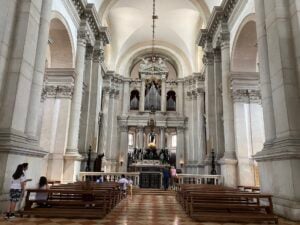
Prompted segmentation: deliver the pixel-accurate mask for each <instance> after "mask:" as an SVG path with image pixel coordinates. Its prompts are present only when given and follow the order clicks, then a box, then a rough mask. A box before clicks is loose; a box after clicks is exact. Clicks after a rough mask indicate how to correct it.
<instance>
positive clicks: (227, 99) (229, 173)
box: [219, 23, 237, 187]
mask: <svg viewBox="0 0 300 225" xmlns="http://www.w3.org/2000/svg"><path fill="white" fill-rule="evenodd" d="M221 59H222V66H221V67H222V92H223V95H222V97H223V118H224V142H225V152H224V157H223V158H222V159H220V161H219V163H220V164H221V174H222V175H223V177H224V183H225V185H226V186H230V187H235V186H236V185H237V176H236V175H237V171H236V164H237V160H236V153H235V131H234V113H233V99H232V97H231V89H230V86H231V84H230V34H229V31H228V27H227V24H225V23H222V30H221Z"/></svg>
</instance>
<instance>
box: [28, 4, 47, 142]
mask: <svg viewBox="0 0 300 225" xmlns="http://www.w3.org/2000/svg"><path fill="white" fill-rule="evenodd" d="M51 7H52V0H44V1H43V4H42V9H41V19H40V28H39V37H38V42H37V46H36V57H35V64H34V72H33V79H32V84H31V92H30V102H29V107H28V117H27V121H26V128H25V133H26V134H27V135H29V136H32V137H36V136H37V135H38V134H37V129H38V122H39V115H40V110H41V94H42V89H43V81H44V72H45V61H46V51H47V45H48V36H49V26H50V17H51Z"/></svg>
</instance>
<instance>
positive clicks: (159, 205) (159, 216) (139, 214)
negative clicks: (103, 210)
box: [0, 195, 300, 225]
mask: <svg viewBox="0 0 300 225" xmlns="http://www.w3.org/2000/svg"><path fill="white" fill-rule="evenodd" d="M11 224H16V225H39V224H41V225H95V224H102V225H196V224H203V225H218V223H197V222H194V221H192V220H191V219H190V218H189V217H188V216H187V215H186V214H185V213H184V212H183V211H182V209H181V207H180V205H178V204H177V202H176V200H175V197H174V196H154V195H134V196H133V197H128V198H127V199H125V200H123V201H122V202H121V203H120V204H119V205H118V206H117V207H116V208H115V209H114V210H113V211H112V212H111V213H110V214H108V215H107V216H106V217H105V218H104V219H103V220H85V219H80V220H79V219H43V218H23V219H22V218H15V219H11V220H4V219H3V218H1V219H0V225H11ZM231 224H232V223H231ZM279 224H281V225H296V224H297V225H299V224H300V223H296V222H290V221H286V220H283V219H280V220H279ZM226 225H230V223H226ZM248 225H250V224H248Z"/></svg>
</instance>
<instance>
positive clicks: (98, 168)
mask: <svg viewBox="0 0 300 225" xmlns="http://www.w3.org/2000/svg"><path fill="white" fill-rule="evenodd" d="M103 157H104V153H102V154H100V155H98V156H97V158H96V159H95V162H94V172H103V171H101V169H102V158H103Z"/></svg>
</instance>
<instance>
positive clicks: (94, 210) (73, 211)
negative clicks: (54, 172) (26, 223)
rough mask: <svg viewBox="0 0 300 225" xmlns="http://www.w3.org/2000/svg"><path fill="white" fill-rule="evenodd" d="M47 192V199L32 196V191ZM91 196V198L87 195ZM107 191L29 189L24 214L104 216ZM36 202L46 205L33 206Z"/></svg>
mask: <svg viewBox="0 0 300 225" xmlns="http://www.w3.org/2000/svg"><path fill="white" fill-rule="evenodd" d="M41 192H42V193H47V194H48V196H49V197H48V199H47V200H35V199H34V198H30V196H32V193H41ZM87 196H91V198H89V197H87ZM107 198H108V197H107V192H106V191H98V190H96V191H94V190H93V191H86V190H40V189H28V190H27V195H26V202H25V208H24V211H23V212H22V215H28V216H30V215H34V216H42V217H65V218H103V217H104V216H105V215H106V214H107V207H108V206H107V202H108V200H107ZM34 203H36V204H40V205H45V206H46V207H33V205H34Z"/></svg>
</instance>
